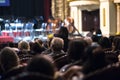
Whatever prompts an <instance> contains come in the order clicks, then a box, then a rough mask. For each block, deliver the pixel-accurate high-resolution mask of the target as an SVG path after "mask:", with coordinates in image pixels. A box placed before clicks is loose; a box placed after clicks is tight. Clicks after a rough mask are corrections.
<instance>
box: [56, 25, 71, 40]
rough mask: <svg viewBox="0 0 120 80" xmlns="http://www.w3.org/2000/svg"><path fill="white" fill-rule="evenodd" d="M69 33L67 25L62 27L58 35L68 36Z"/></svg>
mask: <svg viewBox="0 0 120 80" xmlns="http://www.w3.org/2000/svg"><path fill="white" fill-rule="evenodd" d="M68 34H69V32H68V29H67V28H66V27H60V30H59V32H58V35H60V37H61V38H68Z"/></svg>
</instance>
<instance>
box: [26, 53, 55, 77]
mask: <svg viewBox="0 0 120 80" xmlns="http://www.w3.org/2000/svg"><path fill="white" fill-rule="evenodd" d="M26 70H27V71H28V72H38V73H40V74H44V75H47V76H51V77H53V76H54V74H55V66H54V64H52V59H51V58H50V57H49V56H47V55H37V56H35V57H33V59H31V61H30V62H29V63H28V66H27V68H26Z"/></svg>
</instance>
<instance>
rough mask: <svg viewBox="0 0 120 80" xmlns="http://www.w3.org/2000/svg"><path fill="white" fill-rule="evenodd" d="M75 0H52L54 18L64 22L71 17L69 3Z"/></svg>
mask: <svg viewBox="0 0 120 80" xmlns="http://www.w3.org/2000/svg"><path fill="white" fill-rule="evenodd" d="M71 1H75V0H52V7H51V10H52V16H53V17H60V18H61V19H62V20H63V19H65V18H66V17H67V16H70V7H69V2H71Z"/></svg>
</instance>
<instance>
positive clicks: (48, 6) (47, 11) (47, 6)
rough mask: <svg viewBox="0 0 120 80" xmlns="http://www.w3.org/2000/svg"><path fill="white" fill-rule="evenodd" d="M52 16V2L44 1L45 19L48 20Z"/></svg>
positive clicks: (49, 0)
mask: <svg viewBox="0 0 120 80" xmlns="http://www.w3.org/2000/svg"><path fill="white" fill-rule="evenodd" d="M50 16H51V0H44V19H45V21H47V19H48V18H49V17H50Z"/></svg>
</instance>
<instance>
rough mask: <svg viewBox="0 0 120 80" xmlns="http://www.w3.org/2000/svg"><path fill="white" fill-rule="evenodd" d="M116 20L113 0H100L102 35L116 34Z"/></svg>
mask: <svg viewBox="0 0 120 80" xmlns="http://www.w3.org/2000/svg"><path fill="white" fill-rule="evenodd" d="M116 22H117V18H116V7H115V4H114V3H113V0H100V29H101V31H102V33H103V35H104V36H109V35H115V34H116V31H117V24H116Z"/></svg>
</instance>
